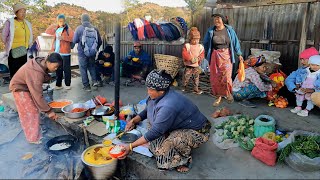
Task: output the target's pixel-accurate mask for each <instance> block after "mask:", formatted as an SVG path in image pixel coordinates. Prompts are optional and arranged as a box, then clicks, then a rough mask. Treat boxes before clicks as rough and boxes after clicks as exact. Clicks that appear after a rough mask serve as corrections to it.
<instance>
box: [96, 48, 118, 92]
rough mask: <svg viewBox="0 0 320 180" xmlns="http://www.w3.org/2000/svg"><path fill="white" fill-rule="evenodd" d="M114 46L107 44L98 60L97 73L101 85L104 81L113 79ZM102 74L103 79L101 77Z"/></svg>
mask: <svg viewBox="0 0 320 180" xmlns="http://www.w3.org/2000/svg"><path fill="white" fill-rule="evenodd" d="M114 56H115V55H114V53H113V48H112V46H110V45H107V46H106V47H105V48H104V50H103V51H100V53H99V55H98V58H97V60H96V73H97V77H96V79H97V81H98V82H99V86H102V81H104V82H108V81H110V79H111V80H112V81H113V75H112V74H113V65H114ZM101 75H102V77H103V78H102V79H101Z"/></svg>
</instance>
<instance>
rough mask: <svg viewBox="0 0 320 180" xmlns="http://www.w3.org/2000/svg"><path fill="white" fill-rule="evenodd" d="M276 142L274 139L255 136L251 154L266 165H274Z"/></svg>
mask: <svg viewBox="0 0 320 180" xmlns="http://www.w3.org/2000/svg"><path fill="white" fill-rule="evenodd" d="M277 148H278V144H277V143H276V142H274V141H271V140H268V139H265V138H262V137H260V138H257V139H256V144H255V146H254V148H253V150H252V152H251V155H252V156H253V157H255V158H256V159H258V160H260V161H261V162H263V163H265V164H266V165H268V166H274V165H276V161H277V152H276V150H277Z"/></svg>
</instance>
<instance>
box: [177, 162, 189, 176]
mask: <svg viewBox="0 0 320 180" xmlns="http://www.w3.org/2000/svg"><path fill="white" fill-rule="evenodd" d="M182 166H184V167H186V168H188V169H189V170H188V171H179V170H178V168H179V167H181V166H178V167H177V168H176V171H177V172H179V173H183V174H186V173H189V172H190V169H191V168H192V161H191V162H190V160H189V161H188V162H187V164H185V165H182Z"/></svg>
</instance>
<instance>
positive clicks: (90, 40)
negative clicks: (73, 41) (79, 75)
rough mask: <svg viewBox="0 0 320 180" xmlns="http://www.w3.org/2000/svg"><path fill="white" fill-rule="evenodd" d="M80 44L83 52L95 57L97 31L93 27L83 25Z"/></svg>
mask: <svg viewBox="0 0 320 180" xmlns="http://www.w3.org/2000/svg"><path fill="white" fill-rule="evenodd" d="M81 44H82V47H83V52H84V54H85V55H86V56H87V57H96V54H97V51H98V49H97V47H98V32H97V30H96V29H95V28H93V27H92V28H89V27H85V29H84V31H83V34H82V38H81Z"/></svg>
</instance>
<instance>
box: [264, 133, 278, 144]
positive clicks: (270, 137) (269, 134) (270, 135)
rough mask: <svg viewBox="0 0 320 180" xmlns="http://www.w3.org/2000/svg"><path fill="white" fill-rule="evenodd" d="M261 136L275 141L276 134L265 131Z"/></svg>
mask: <svg viewBox="0 0 320 180" xmlns="http://www.w3.org/2000/svg"><path fill="white" fill-rule="evenodd" d="M262 137H263V138H266V139H269V140H271V141H274V142H277V139H276V134H275V133H274V132H267V133H265V134H264V135H263V136H262Z"/></svg>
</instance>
